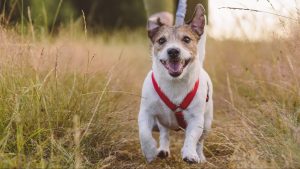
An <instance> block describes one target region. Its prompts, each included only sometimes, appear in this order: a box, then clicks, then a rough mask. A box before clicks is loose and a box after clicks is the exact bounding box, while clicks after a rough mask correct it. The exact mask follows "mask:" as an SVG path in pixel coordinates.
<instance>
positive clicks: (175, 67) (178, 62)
mask: <svg viewBox="0 0 300 169" xmlns="http://www.w3.org/2000/svg"><path fill="white" fill-rule="evenodd" d="M190 61H191V59H186V60H184V59H179V58H178V59H168V60H160V62H161V63H162V64H163V65H164V67H165V68H166V69H167V70H168V72H169V74H170V75H171V76H172V77H178V76H180V75H181V73H182V72H183V69H184V68H185V67H186V66H187V65H188V64H189V63H190Z"/></svg>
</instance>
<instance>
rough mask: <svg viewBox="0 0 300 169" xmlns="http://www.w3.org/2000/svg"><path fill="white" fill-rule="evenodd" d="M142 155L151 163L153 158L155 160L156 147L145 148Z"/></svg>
mask: <svg viewBox="0 0 300 169" xmlns="http://www.w3.org/2000/svg"><path fill="white" fill-rule="evenodd" d="M144 155H145V157H146V160H147V162H148V163H151V162H152V161H153V160H155V158H156V156H157V149H156V147H153V148H151V149H147V151H145V152H144Z"/></svg>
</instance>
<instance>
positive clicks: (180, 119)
mask: <svg viewBox="0 0 300 169" xmlns="http://www.w3.org/2000/svg"><path fill="white" fill-rule="evenodd" d="M151 77H152V84H153V87H154V89H155V91H156V93H157V94H158V95H159V97H160V99H161V100H162V101H163V102H164V103H165V104H166V105H167V106H168V107H169V108H170V109H171V110H172V111H174V112H175V117H176V120H177V123H178V125H179V126H180V127H181V128H183V129H185V128H186V127H187V123H186V121H185V120H184V114H183V111H182V110H185V109H186V108H187V107H188V106H189V105H190V103H191V102H192V101H193V99H194V97H195V95H196V93H197V90H198V87H199V79H198V80H197V81H196V83H195V85H194V88H193V90H192V91H191V92H189V93H188V94H187V95H186V97H185V98H184V99H183V101H182V103H181V104H180V105H179V106H177V105H176V104H174V103H173V102H172V101H170V99H169V98H168V97H167V96H166V95H165V94H164V93H163V92H162V91H161V89H160V87H159V86H158V84H157V82H156V80H155V77H154V73H153V72H152V76H151ZM207 99H208V98H206V100H207ZM207 101H208V100H207ZM177 109H180V110H179V111H177Z"/></svg>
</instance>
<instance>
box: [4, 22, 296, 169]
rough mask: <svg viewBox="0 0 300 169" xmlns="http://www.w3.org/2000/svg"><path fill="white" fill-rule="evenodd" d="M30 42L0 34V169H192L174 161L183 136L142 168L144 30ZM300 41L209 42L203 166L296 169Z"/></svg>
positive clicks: (65, 33) (71, 31)
mask: <svg viewBox="0 0 300 169" xmlns="http://www.w3.org/2000/svg"><path fill="white" fill-rule="evenodd" d="M296 27H298V25H296ZM296 30H297V29H296ZM31 37H32V36H31V35H30V34H29V35H28V37H27V36H25V38H24V39H21V38H20V37H19V36H18V35H17V34H16V33H15V31H12V30H10V29H9V30H5V29H1V30H0V38H1V43H0V69H1V72H0V121H1V124H0V168H13V167H23V168H65V167H71V168H74V167H86V168H89V167H93V168H101V167H103V168H146V167H150V168H199V165H187V164H185V163H183V162H182V160H181V156H180V149H181V146H182V140H183V137H184V136H183V133H177V132H172V135H171V153H172V157H171V158H170V159H168V160H157V161H155V162H154V163H153V164H150V165H149V166H148V164H146V163H145V160H144V158H143V156H142V153H141V152H140V146H139V140H138V135H137V133H138V132H137V130H138V128H137V125H136V123H137V112H138V109H139V99H140V96H139V94H140V90H141V85H142V82H143V78H144V76H145V75H146V73H147V72H148V71H149V70H150V68H151V59H150V57H149V45H148V42H147V40H146V39H145V37H146V35H145V34H143V31H141V32H130V31H129V30H128V31H120V32H118V33H114V34H111V33H100V34H99V35H97V36H91V35H89V34H87V35H85V34H84V33H80V31H79V32H78V31H77V28H76V27H73V28H72V27H67V28H65V29H64V30H61V31H60V33H59V34H58V35H57V36H56V37H55V38H49V37H47V36H45V37H40V38H37V39H36V40H34V39H33V38H31ZM299 38H300V37H299V35H298V34H297V31H296V33H295V34H294V35H293V36H291V38H289V39H276V38H274V39H273V40H272V41H269V42H247V41H244V42H241V41H230V40H227V41H216V40H213V39H210V38H209V39H208V43H207V56H206V62H205V68H206V69H207V70H208V72H209V74H210V75H211V77H212V79H213V82H214V88H215V93H214V101H215V117H214V123H213V130H212V132H211V134H210V135H209V137H208V140H207V141H206V143H205V154H206V156H207V157H208V163H206V164H204V165H200V166H201V167H205V168H297V167H299V166H300V147H299V144H300V133H299V131H300V130H299V120H300V114H299V113H300V106H299V105H300V96H299V80H300V77H299V74H298V73H297V72H299V66H300V61H299V58H298V56H299V55H300V51H299V48H298V47H297V44H299V42H300V41H299ZM155 136H157V135H155Z"/></svg>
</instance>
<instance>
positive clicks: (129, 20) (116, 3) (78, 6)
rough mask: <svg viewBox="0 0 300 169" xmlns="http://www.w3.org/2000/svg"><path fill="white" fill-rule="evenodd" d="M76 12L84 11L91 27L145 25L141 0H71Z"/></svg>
mask: <svg viewBox="0 0 300 169" xmlns="http://www.w3.org/2000/svg"><path fill="white" fill-rule="evenodd" d="M71 1H72V2H73V3H72V4H73V6H74V8H75V10H76V11H80V10H83V11H84V12H85V14H86V16H87V22H88V23H89V24H90V25H93V26H96V25H100V26H101V27H102V28H109V29H111V28H121V27H131V28H132V27H139V26H142V25H144V24H145V18H146V14H145V8H144V4H143V1H141V0H126V1H124V0H109V1H107V0H85V1H82V0H71Z"/></svg>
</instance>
